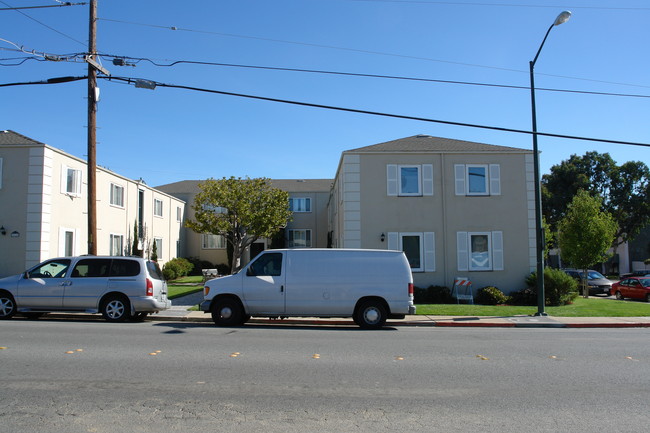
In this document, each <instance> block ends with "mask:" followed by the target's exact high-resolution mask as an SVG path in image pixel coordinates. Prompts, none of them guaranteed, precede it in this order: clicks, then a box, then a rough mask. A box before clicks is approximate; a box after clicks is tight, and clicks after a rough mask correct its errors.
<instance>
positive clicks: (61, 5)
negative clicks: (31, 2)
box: [0, 2, 88, 11]
mask: <svg viewBox="0 0 650 433" xmlns="http://www.w3.org/2000/svg"><path fill="white" fill-rule="evenodd" d="M2 3H4V4H6V3H5V2H2ZM59 3H60V4H58V5H47V6H18V7H6V8H0V11H16V10H18V9H43V8H62V7H67V6H84V5H87V4H88V3H70V2H59ZM7 6H8V5H7Z"/></svg>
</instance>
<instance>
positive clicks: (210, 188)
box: [186, 177, 291, 272]
mask: <svg viewBox="0 0 650 433" xmlns="http://www.w3.org/2000/svg"><path fill="white" fill-rule="evenodd" d="M199 189H200V192H199V193H198V194H197V195H196V197H195V198H194V204H193V205H192V209H194V218H195V220H190V221H188V222H187V223H186V226H187V227H189V228H191V229H192V230H194V231H195V232H197V233H210V234H215V235H222V236H224V237H225V238H226V240H227V241H228V243H229V244H230V245H232V248H233V260H232V265H231V270H232V271H233V272H235V271H237V270H238V269H239V268H240V263H241V256H242V254H243V253H244V251H245V250H246V248H248V247H249V246H250V245H251V244H252V243H253V242H255V241H256V240H257V239H259V238H271V237H272V236H273V235H274V234H275V233H276V232H277V231H278V230H280V229H281V228H282V227H284V226H286V224H287V222H288V221H289V220H290V218H291V211H290V210H289V194H288V193H287V192H286V191H282V190H280V189H277V188H273V187H272V186H271V183H270V179H267V178H256V179H250V178H248V177H247V178H246V179H242V178H235V177H230V178H225V177H224V178H223V179H220V180H215V179H208V180H206V181H205V182H201V183H200V184H199Z"/></svg>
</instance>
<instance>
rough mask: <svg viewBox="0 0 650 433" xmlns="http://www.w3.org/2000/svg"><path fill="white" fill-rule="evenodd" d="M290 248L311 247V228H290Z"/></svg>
mask: <svg viewBox="0 0 650 433" xmlns="http://www.w3.org/2000/svg"><path fill="white" fill-rule="evenodd" d="M287 232H288V236H289V248H309V247H311V230H306V229H298V230H288V231H287Z"/></svg>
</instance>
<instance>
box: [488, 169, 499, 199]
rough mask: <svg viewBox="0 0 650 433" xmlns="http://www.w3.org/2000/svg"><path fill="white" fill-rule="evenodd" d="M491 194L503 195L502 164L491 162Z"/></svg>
mask: <svg viewBox="0 0 650 433" xmlns="http://www.w3.org/2000/svg"><path fill="white" fill-rule="evenodd" d="M490 195H501V166H500V165H499V164H490Z"/></svg>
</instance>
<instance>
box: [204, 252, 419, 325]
mask: <svg viewBox="0 0 650 433" xmlns="http://www.w3.org/2000/svg"><path fill="white" fill-rule="evenodd" d="M204 297H205V299H204V301H203V302H202V303H201V310H202V311H204V312H206V313H212V319H213V320H214V323H216V324H217V325H224V326H231V325H241V324H243V323H245V322H246V321H247V320H248V319H250V318H251V317H252V316H261V317H291V316H299V317H352V318H353V319H354V321H355V323H356V324H357V325H359V326H361V327H362V328H373V329H374V328H381V327H382V326H383V325H384V323H385V322H386V319H388V318H391V319H393V318H394V319H403V318H404V316H405V315H406V314H415V306H414V305H413V276H412V275H411V268H410V267H409V263H408V261H407V259H406V256H405V255H404V253H403V252H401V251H387V250H353V249H317V248H308V249H291V250H267V251H264V252H262V253H261V254H260V255H259V256H257V257H256V258H255V259H254V260H253V261H252V262H250V263H249V264H248V265H246V266H245V267H244V268H242V269H241V271H239V272H238V273H236V274H234V275H230V276H227V277H222V278H217V279H214V280H210V281H208V282H207V283H206V284H205V292H204Z"/></svg>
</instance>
